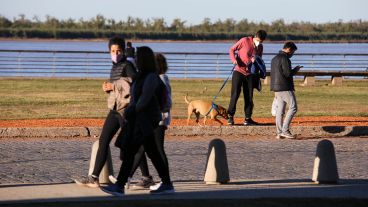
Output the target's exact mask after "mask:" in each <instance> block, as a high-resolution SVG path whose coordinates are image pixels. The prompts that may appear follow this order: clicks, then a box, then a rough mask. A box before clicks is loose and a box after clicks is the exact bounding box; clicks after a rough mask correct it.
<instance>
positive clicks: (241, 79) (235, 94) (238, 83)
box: [228, 71, 254, 118]
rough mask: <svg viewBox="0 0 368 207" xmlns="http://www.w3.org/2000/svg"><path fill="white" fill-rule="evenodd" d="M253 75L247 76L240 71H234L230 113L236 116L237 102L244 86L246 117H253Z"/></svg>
mask: <svg viewBox="0 0 368 207" xmlns="http://www.w3.org/2000/svg"><path fill="white" fill-rule="evenodd" d="M253 79H254V77H253V75H248V76H245V75H243V74H241V73H240V72H238V71H234V73H233V76H232V80H231V98H230V104H229V108H228V113H229V115H231V116H234V114H235V111H236V102H238V98H239V95H240V92H241V90H242V88H243V96H244V113H245V118H252V113H253Z"/></svg>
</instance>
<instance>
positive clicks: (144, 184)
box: [132, 176, 155, 188]
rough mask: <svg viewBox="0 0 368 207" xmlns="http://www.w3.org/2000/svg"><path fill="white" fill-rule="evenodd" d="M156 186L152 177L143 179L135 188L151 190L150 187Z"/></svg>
mask: <svg viewBox="0 0 368 207" xmlns="http://www.w3.org/2000/svg"><path fill="white" fill-rule="evenodd" d="M152 185H155V182H154V181H153V179H152V176H148V177H143V178H142V179H141V180H140V181H139V182H138V183H136V184H134V185H133V186H132V187H133V188H149V187H150V186H152Z"/></svg>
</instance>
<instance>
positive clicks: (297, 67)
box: [294, 65, 303, 71]
mask: <svg viewBox="0 0 368 207" xmlns="http://www.w3.org/2000/svg"><path fill="white" fill-rule="evenodd" d="M302 67H303V66H302V65H297V66H295V68H294V70H295V71H299V70H300V68H302Z"/></svg>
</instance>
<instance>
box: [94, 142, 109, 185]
mask: <svg viewBox="0 0 368 207" xmlns="http://www.w3.org/2000/svg"><path fill="white" fill-rule="evenodd" d="M98 144H99V143H98V140H97V141H95V142H94V143H93V145H92V151H91V160H90V162H89V170H88V175H92V173H93V169H94V167H95V163H96V156H97V151H98V146H99V145H98ZM110 175H112V176H113V175H114V169H113V167H112V159H111V151H110V147H109V149H108V152H107V159H106V163H105V165H104V166H103V168H102V170H101V172H100V177H99V182H100V183H110V179H109V176H110Z"/></svg>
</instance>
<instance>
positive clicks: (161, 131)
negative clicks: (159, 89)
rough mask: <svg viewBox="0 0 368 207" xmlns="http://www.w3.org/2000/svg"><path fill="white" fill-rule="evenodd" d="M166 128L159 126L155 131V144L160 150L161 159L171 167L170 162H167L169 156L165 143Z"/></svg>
mask: <svg viewBox="0 0 368 207" xmlns="http://www.w3.org/2000/svg"><path fill="white" fill-rule="evenodd" d="M166 129H167V127H166V126H158V127H157V128H156V129H155V142H156V146H157V148H158V152H159V153H160V156H161V158H162V159H163V160H164V161H165V164H166V165H167V166H169V162H168V161H167V156H166V153H165V147H164V141H165V131H166Z"/></svg>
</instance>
